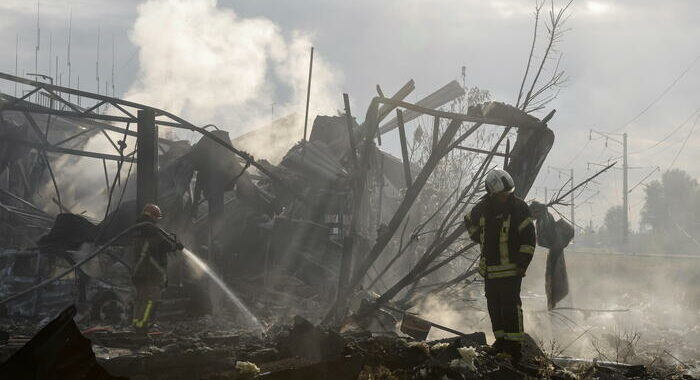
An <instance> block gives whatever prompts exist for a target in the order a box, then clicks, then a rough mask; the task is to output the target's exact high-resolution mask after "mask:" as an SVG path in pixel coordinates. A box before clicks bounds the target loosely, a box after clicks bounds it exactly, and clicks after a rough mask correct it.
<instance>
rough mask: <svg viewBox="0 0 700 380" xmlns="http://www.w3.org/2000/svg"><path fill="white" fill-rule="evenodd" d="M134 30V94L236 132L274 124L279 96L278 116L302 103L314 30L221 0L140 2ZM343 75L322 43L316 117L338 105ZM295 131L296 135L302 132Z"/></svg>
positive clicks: (317, 58) (133, 97) (191, 118)
mask: <svg viewBox="0 0 700 380" xmlns="http://www.w3.org/2000/svg"><path fill="white" fill-rule="evenodd" d="M130 38H131V40H132V42H133V43H134V44H135V45H136V46H137V47H138V49H139V62H140V70H139V75H138V80H137V81H136V83H134V84H133V85H132V86H131V88H130V89H129V90H128V91H127V93H126V96H125V97H126V98H127V99H129V100H134V101H137V102H141V103H145V104H149V105H153V106H156V107H159V108H162V109H165V110H168V111H170V112H172V113H174V114H176V115H179V116H182V117H184V118H185V119H187V120H189V121H191V122H193V123H195V124H198V125H204V124H208V123H213V124H216V125H217V126H218V127H220V128H223V129H226V130H228V131H230V132H231V136H232V137H235V136H237V135H239V134H241V133H244V132H246V131H249V130H250V129H252V128H255V127H259V126H262V125H265V124H268V123H269V122H270V121H271V106H272V104H273V103H275V104H274V114H275V117H276V118H278V117H282V116H285V115H287V114H289V113H292V112H299V113H302V112H303V111H304V102H305V100H306V81H307V75H308V65H309V49H310V47H311V46H312V38H311V36H310V35H308V34H305V33H302V32H300V31H291V32H289V33H284V32H283V31H282V30H281V29H280V28H279V27H278V26H277V25H275V23H273V22H272V21H270V20H268V19H266V18H241V17H239V16H238V15H237V14H236V13H235V12H234V11H232V10H230V9H224V8H221V7H219V6H218V4H217V1H216V0H149V1H146V2H145V3H143V4H141V5H140V6H139V7H138V17H137V19H136V22H135V24H134V27H133V29H132V31H131V35H130ZM339 81H340V76H339V75H338V74H337V72H336V71H335V70H333V69H332V68H331V67H330V66H329V65H328V64H327V63H326V62H325V61H324V59H323V57H322V56H321V55H320V54H318V51H317V52H316V54H315V56H314V72H313V85H312V90H311V91H312V96H311V111H310V113H311V116H310V118H311V120H313V115H314V114H318V113H335V110H336V108H337V105H338V103H339V99H340V90H339V87H338V83H339ZM302 120H303V119H302ZM301 127H302V125H301V123H299V125H297V126H296V129H298V130H300V128H301ZM295 135H296V139H297V140H298V139H300V137H301V132H299V133H298V134H295ZM180 137H189V135H187V136H185V135H181V136H180ZM291 143H292V141H290V145H291ZM287 148H288V147H287Z"/></svg>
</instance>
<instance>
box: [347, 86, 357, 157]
mask: <svg viewBox="0 0 700 380" xmlns="http://www.w3.org/2000/svg"><path fill="white" fill-rule="evenodd" d="M343 102H344V103H345V122H346V125H347V127H348V139H349V141H350V153H351V154H350V157H351V158H352V165H353V167H354V168H355V169H357V165H358V163H357V147H356V146H355V135H354V131H353V130H352V113H351V112H350V98H349V97H348V94H343Z"/></svg>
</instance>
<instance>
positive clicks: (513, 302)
mask: <svg viewBox="0 0 700 380" xmlns="http://www.w3.org/2000/svg"><path fill="white" fill-rule="evenodd" d="M485 182H486V191H487V195H486V196H485V197H484V198H483V199H481V200H480V201H479V202H478V203H477V204H476V205H475V206H474V208H472V210H471V211H470V212H469V214H468V215H467V216H465V218H464V219H465V223H466V225H467V230H468V232H469V236H470V237H471V238H472V240H474V241H475V242H477V243H479V244H480V245H481V257H480V260H479V273H480V274H481V275H482V276H483V277H484V284H485V290H486V301H487V304H488V310H489V316H490V318H491V327H492V329H493V335H494V336H495V338H496V341H495V343H494V344H493V345H492V346H491V348H492V352H495V353H505V354H508V355H510V356H511V359H512V360H513V361H514V362H518V361H519V360H520V358H521V356H522V345H523V340H524V331H523V311H522V307H521V305H522V303H521V301H520V285H521V283H522V278H523V276H525V271H526V270H527V267H528V265H529V264H530V261H531V260H532V255H533V253H534V252H535V243H536V236H535V227H534V225H533V222H532V218H531V216H530V210H529V208H528V206H527V204H526V203H525V202H524V201H523V200H522V199H520V198H518V197H516V196H515V195H514V194H513V190H514V189H515V184H514V182H513V178H512V177H511V176H510V174H508V173H507V172H506V171H504V170H500V169H494V170H492V171H490V172H489V173H488V174H487V175H486V181H485Z"/></svg>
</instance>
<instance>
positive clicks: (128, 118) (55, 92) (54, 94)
mask: <svg viewBox="0 0 700 380" xmlns="http://www.w3.org/2000/svg"><path fill="white" fill-rule="evenodd" d="M0 80H6V81H10V82H15V83H19V84H23V85H26V86H31V87H32V90H31V91H29V92H28V93H26V94H25V95H24V96H22V97H21V98H14V99H11V100H9V101H7V102H5V103H3V104H0V112H2V111H20V112H28V113H37V114H48V115H56V116H63V117H70V118H84V119H90V120H96V121H105V122H120V123H127V128H121V127H118V126H114V125H111V124H107V123H97V124H95V127H96V128H100V129H104V130H109V131H112V132H117V133H123V134H124V136H132V137H136V131H132V130H129V128H128V126H129V124H131V123H134V124H136V123H137V122H138V119H137V117H136V116H134V115H135V114H137V111H139V110H152V111H154V113H155V116H156V120H155V124H156V125H161V126H166V127H171V128H176V129H186V130H190V131H193V132H197V133H199V134H201V135H203V136H206V137H208V138H210V139H211V140H213V141H214V142H216V143H217V144H219V145H221V146H223V147H224V148H225V149H227V150H229V151H230V152H231V153H233V154H235V155H237V156H239V157H241V158H242V159H243V160H244V161H246V162H249V163H250V165H251V166H253V167H255V168H256V169H258V171H260V172H261V173H263V174H264V175H266V176H267V177H268V178H270V179H271V180H272V181H274V182H276V183H278V184H280V185H281V186H282V187H284V188H285V189H286V190H288V191H289V192H290V193H291V194H292V195H294V196H295V197H296V198H298V199H299V200H301V201H303V202H307V201H306V199H305V198H304V197H303V196H302V195H301V194H298V193H297V192H296V191H295V190H294V189H292V188H291V187H290V186H288V185H287V184H286V183H285V182H284V181H283V180H282V179H281V178H278V177H277V176H276V175H275V174H274V173H272V172H270V171H269V170H267V168H265V167H264V166H263V165H260V164H259V163H258V162H257V161H255V159H254V158H253V156H252V155H251V154H249V153H247V152H245V151H242V150H239V149H236V148H235V147H233V146H232V145H231V144H230V143H229V142H226V141H224V140H222V139H220V138H219V137H217V136H216V135H214V134H213V133H211V132H209V131H208V130H206V129H205V128H203V127H198V126H196V125H194V124H192V123H190V122H189V121H187V120H185V119H183V118H181V117H179V116H176V115H174V114H172V113H170V112H167V111H164V110H161V109H158V108H155V107H151V106H148V105H144V104H140V103H136V102H132V101H128V100H124V99H119V98H115V97H111V96H105V95H100V94H95V93H92V92H88V91H83V90H76V89H73V88H69V87H61V86H57V85H53V84H48V83H42V82H37V81H33V80H30V79H25V78H20V77H17V76H14V75H10V74H7V73H1V72H0ZM42 90H43V91H45V92H46V94H47V96H50V97H51V98H52V99H54V100H57V101H58V102H59V103H61V104H63V105H65V106H66V107H67V108H68V109H63V110H57V109H51V108H47V107H43V106H40V105H38V104H35V103H31V102H28V101H26V99H29V98H30V97H31V95H33V94H35V93H39V92H40V91H42ZM62 94H69V95H75V96H78V97H81V98H83V99H88V100H91V101H93V102H94V104H93V105H92V106H90V107H89V108H81V107H79V106H76V105H75V104H73V103H71V102H69V101H68V100H66V99H64V98H62V96H61V95H62ZM6 97H7V98H9V97H8V96H6ZM104 105H111V106H113V107H114V109H115V110H116V111H115V114H99V113H96V112H94V111H95V110H96V109H98V108H99V107H101V106H104ZM130 109H131V110H130ZM0 139H2V136H0ZM159 142H161V143H167V142H168V140H164V139H159ZM20 143H21V142H20ZM34 147H35V148H37V149H45V150H47V151H48V150H53V151H56V152H59V153H68V154H76V155H87V154H81V152H74V151H70V152H69V151H66V150H63V149H59V148H58V147H57V146H55V145H49V146H36V145H35V146H34ZM82 153H85V152H82ZM121 153H122V152H120V155H122V154H121ZM90 154H91V155H90V156H88V157H94V156H95V152H90ZM127 157H128V156H127ZM99 158H104V159H114V157H109V156H105V157H99Z"/></svg>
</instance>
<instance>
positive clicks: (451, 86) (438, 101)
mask: <svg viewBox="0 0 700 380" xmlns="http://www.w3.org/2000/svg"><path fill="white" fill-rule="evenodd" d="M462 95H464V89H463V88H462V86H460V85H459V83H457V81H452V82H450V83H448V84H446V85H445V86H443V87H441V88H440V89H438V90H437V91H435V92H433V93H432V94H430V95H428V96H426V97H425V98H423V99H421V100H419V101H418V102H416V105H417V106H420V107H423V108H427V109H430V110H433V109H435V108H438V107H440V106H442V105H444V104H446V103H448V102H450V101H452V100H454V99H457V98H458V97H460V96H462ZM421 113H422V112H420V111H413V110H411V111H410V112H406V114H405V115H404V122H405V123H407V122H409V121H411V120H413V119H415V118H417V117H418V116H420V114H421ZM397 127H398V120H397V119H396V118H394V119H392V120H390V121H389V122H387V123H386V124H384V125H382V126H381V127H380V128H379V133H381V134H384V133H387V132H389V131H391V130H393V129H395V128H397Z"/></svg>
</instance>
